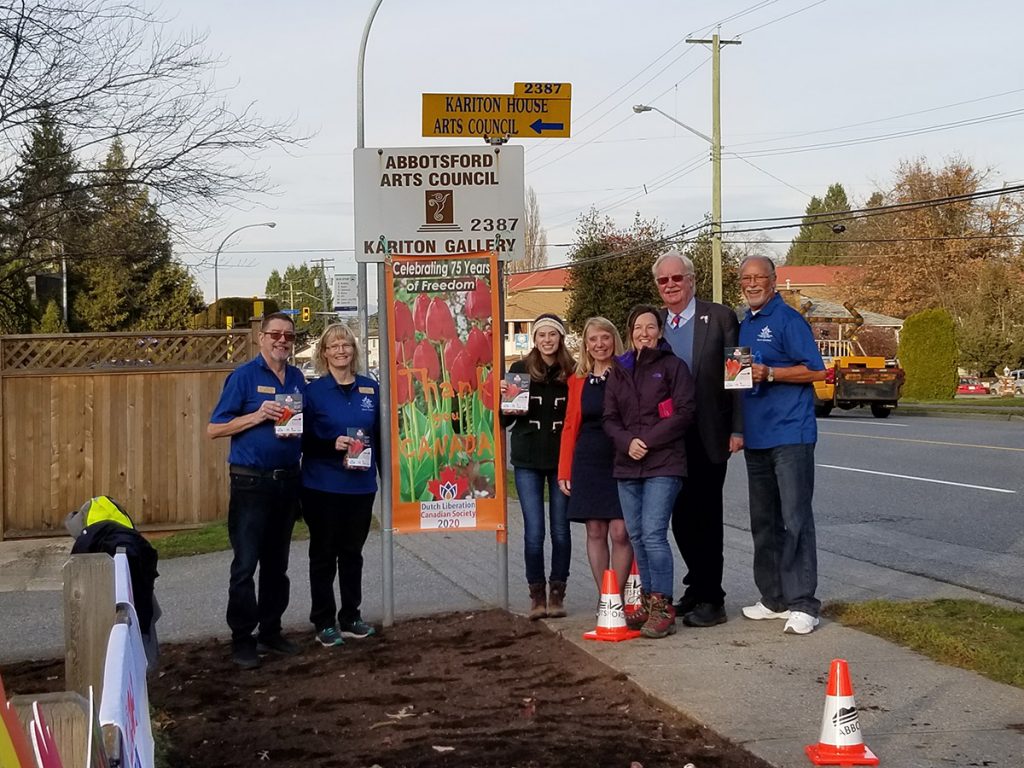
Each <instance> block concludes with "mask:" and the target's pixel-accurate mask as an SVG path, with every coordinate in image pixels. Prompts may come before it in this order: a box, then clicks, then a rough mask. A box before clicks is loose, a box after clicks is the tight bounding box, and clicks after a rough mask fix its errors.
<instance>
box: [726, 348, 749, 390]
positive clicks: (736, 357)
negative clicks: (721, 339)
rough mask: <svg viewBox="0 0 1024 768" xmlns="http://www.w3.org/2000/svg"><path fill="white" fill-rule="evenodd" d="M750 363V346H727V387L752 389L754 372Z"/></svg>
mask: <svg viewBox="0 0 1024 768" xmlns="http://www.w3.org/2000/svg"><path fill="white" fill-rule="evenodd" d="M750 365H751V357H750V347H726V348H725V388H726V389H752V388H753V386H754V374H753V371H752V370H751V367H750Z"/></svg>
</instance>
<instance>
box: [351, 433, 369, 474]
mask: <svg viewBox="0 0 1024 768" xmlns="http://www.w3.org/2000/svg"><path fill="white" fill-rule="evenodd" d="M345 432H346V434H347V435H348V436H349V437H350V438H352V440H351V441H350V442H349V444H348V451H346V452H345V466H346V467H347V468H348V469H369V468H370V466H371V465H372V462H373V446H372V445H371V444H370V442H371V441H370V435H369V433H368V432H367V431H366V430H365V429H363V428H362V427H349V428H348V429H347V430H345Z"/></svg>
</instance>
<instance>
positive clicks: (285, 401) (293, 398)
mask: <svg viewBox="0 0 1024 768" xmlns="http://www.w3.org/2000/svg"><path fill="white" fill-rule="evenodd" d="M274 399H275V400H276V401H277V404H278V405H280V406H281V407H283V408H284V413H282V414H281V417H280V418H279V419H278V420H277V421H275V422H274V434H275V435H276V436H277V437H302V395H300V394H298V393H297V392H296V393H294V394H287V395H275V397H274Z"/></svg>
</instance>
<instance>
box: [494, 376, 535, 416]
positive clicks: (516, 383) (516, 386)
mask: <svg viewBox="0 0 1024 768" xmlns="http://www.w3.org/2000/svg"><path fill="white" fill-rule="evenodd" d="M505 382H506V383H507V384H508V386H507V387H505V393H504V394H503V395H502V396H501V412H502V413H519V414H521V413H526V412H527V411H528V410H530V375H529V374H527V373H506V374H505Z"/></svg>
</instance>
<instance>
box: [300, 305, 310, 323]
mask: <svg viewBox="0 0 1024 768" xmlns="http://www.w3.org/2000/svg"><path fill="white" fill-rule="evenodd" d="M311 316H312V313H311V312H310V311H309V307H303V308H302V322H304V323H308V322H309V318H310V317H311Z"/></svg>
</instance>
